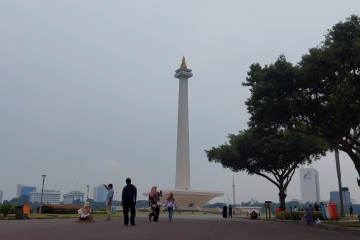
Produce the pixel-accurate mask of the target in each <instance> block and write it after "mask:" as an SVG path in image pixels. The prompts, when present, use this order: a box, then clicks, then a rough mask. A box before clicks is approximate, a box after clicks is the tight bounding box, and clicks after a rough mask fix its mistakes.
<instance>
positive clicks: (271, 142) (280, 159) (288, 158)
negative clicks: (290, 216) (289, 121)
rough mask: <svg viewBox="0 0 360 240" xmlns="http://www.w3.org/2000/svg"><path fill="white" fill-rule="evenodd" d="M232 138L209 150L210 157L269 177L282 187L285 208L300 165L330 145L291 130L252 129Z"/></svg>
mask: <svg viewBox="0 0 360 240" xmlns="http://www.w3.org/2000/svg"><path fill="white" fill-rule="evenodd" d="M228 138H229V143H225V144H223V145H220V146H218V147H216V148H215V147H213V148H212V149H211V150H208V151H206V150H205V152H206V155H207V158H208V160H209V161H210V162H216V163H221V164H222V165H223V167H224V168H229V169H231V170H232V171H234V172H239V171H244V172H247V173H248V174H249V175H254V174H256V175H258V176H261V177H264V178H266V179H267V180H269V181H270V182H271V183H273V184H274V185H275V186H276V187H277V188H278V189H279V200H280V205H281V209H282V210H285V199H286V190H287V187H288V185H289V183H290V181H291V179H292V177H293V175H294V173H295V170H296V168H298V167H299V165H302V164H310V163H311V162H312V161H313V160H318V159H320V157H321V156H324V155H325V153H326V150H327V149H328V146H327V145H326V143H325V142H324V141H322V140H320V139H318V138H316V137H313V136H305V135H303V134H300V133H294V132H289V131H266V132H264V131H261V129H249V130H244V131H241V132H240V133H239V134H238V135H234V134H231V135H229V136H228ZM269 175H272V176H273V178H272V177H271V176H269Z"/></svg>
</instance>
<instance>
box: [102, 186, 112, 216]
mask: <svg viewBox="0 0 360 240" xmlns="http://www.w3.org/2000/svg"><path fill="white" fill-rule="evenodd" d="M103 185H104V187H105V188H106V190H108V194H107V196H106V200H105V204H106V213H107V215H108V217H107V219H106V220H110V219H111V205H112V200H113V197H114V190H113V185H112V184H111V183H110V184H109V185H108V186H106V184H103Z"/></svg>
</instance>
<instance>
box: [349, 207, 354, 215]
mask: <svg viewBox="0 0 360 240" xmlns="http://www.w3.org/2000/svg"><path fill="white" fill-rule="evenodd" d="M349 210H350V217H352V216H354V214H353V211H354V209H353V207H352V206H351V205H350V208H349Z"/></svg>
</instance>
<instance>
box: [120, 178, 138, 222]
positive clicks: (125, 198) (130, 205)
mask: <svg viewBox="0 0 360 240" xmlns="http://www.w3.org/2000/svg"><path fill="white" fill-rule="evenodd" d="M136 198H137V189H136V187H135V186H134V185H133V184H131V179H130V178H127V179H126V186H125V187H124V188H123V191H122V200H121V203H122V206H123V213H124V225H125V226H128V225H129V209H130V213H131V216H130V223H131V226H135V225H136V224H135V214H136V210H135V206H136Z"/></svg>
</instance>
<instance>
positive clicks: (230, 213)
mask: <svg viewBox="0 0 360 240" xmlns="http://www.w3.org/2000/svg"><path fill="white" fill-rule="evenodd" d="M229 218H232V206H231V204H230V205H229Z"/></svg>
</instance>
